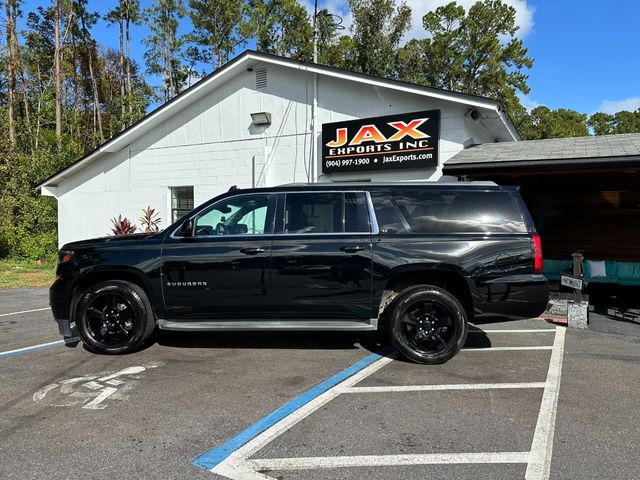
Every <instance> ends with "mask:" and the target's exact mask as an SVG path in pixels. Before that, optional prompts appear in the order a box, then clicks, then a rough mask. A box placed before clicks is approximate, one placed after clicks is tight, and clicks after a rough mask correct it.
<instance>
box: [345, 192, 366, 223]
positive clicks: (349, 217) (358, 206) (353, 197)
mask: <svg viewBox="0 0 640 480" xmlns="http://www.w3.org/2000/svg"><path fill="white" fill-rule="evenodd" d="M344 231H345V232H355V233H358V232H362V233H366V232H370V231H371V227H370V224H369V207H368V205H367V197H366V196H365V194H364V193H362V192H357V193H356V192H347V193H345V194H344Z"/></svg>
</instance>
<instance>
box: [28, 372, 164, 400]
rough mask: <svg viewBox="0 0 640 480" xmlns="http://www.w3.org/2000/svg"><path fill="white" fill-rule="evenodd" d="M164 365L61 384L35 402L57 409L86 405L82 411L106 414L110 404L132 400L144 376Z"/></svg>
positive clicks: (44, 390)
mask: <svg viewBox="0 0 640 480" xmlns="http://www.w3.org/2000/svg"><path fill="white" fill-rule="evenodd" d="M161 365H162V362H149V363H145V364H144V365H140V366H135V367H127V368H123V369H122V370H118V371H117V372H111V371H110V372H102V373H98V374H95V375H84V376H82V377H74V378H68V379H66V380H60V381H58V382H56V383H51V384H49V385H47V386H46V387H44V388H41V389H40V390H38V391H37V392H36V393H34V394H33V401H34V402H41V403H45V404H47V405H51V406H54V407H73V406H76V405H82V407H81V408H82V409H84V410H102V409H105V408H107V406H108V403H106V400H110V401H111V400H126V399H128V398H129V395H127V392H129V391H130V390H131V389H133V387H135V386H136V385H137V384H138V381H139V380H140V379H141V378H142V373H144V372H145V371H146V370H147V369H149V368H157V367H159V366H161Z"/></svg>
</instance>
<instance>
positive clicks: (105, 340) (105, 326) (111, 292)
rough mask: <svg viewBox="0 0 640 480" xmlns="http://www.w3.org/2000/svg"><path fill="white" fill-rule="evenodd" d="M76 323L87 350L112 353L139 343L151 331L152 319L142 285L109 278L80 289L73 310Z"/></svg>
mask: <svg viewBox="0 0 640 480" xmlns="http://www.w3.org/2000/svg"><path fill="white" fill-rule="evenodd" d="M76 326H77V328H78V333H79V334H80V337H81V338H82V341H83V343H84V344H85V345H86V347H87V348H88V349H89V350H91V351H93V352H96V353H105V354H112V355H115V354H122V353H127V352H131V351H134V350H136V349H138V348H140V347H142V346H143V345H144V344H145V343H146V342H147V341H148V340H149V339H150V337H151V335H152V334H153V330H154V328H155V320H154V317H153V312H152V310H151V304H150V302H149V298H148V297H147V294H146V293H145V292H144V290H143V289H142V288H140V287H139V286H138V285H135V284H133V283H130V282H125V281H120V280H111V281H107V282H102V283H99V284H96V285H93V286H91V287H89V288H88V289H87V291H85V292H84V294H83V295H82V297H81V299H80V301H79V303H78V308H77V310H76Z"/></svg>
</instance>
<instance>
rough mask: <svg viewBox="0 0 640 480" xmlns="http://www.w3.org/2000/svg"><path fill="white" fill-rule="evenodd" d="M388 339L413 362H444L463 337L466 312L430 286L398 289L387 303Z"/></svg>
mask: <svg viewBox="0 0 640 480" xmlns="http://www.w3.org/2000/svg"><path fill="white" fill-rule="evenodd" d="M387 327H388V333H389V339H390V340H391V343H392V344H393V346H394V347H395V348H396V350H398V351H399V352H400V353H401V354H402V355H403V356H404V357H406V358H407V359H409V360H412V361H414V362H417V363H425V364H438V363H444V362H446V361H447V360H449V359H450V358H452V357H453V356H455V355H456V354H457V353H458V352H459V351H460V349H461V348H462V346H463V345H464V343H465V341H466V338H467V316H466V313H465V310H464V307H463V306H462V304H461V303H460V302H459V301H458V299H457V298H456V297H454V296H453V295H451V293H449V292H447V291H446V290H443V289H442V288H438V287H434V286H429V285H425V286H420V287H413V288H410V289H407V290H405V291H403V292H401V293H400V294H399V295H398V297H396V299H395V300H394V302H393V304H392V305H391V312H390V315H389V320H388V324H387Z"/></svg>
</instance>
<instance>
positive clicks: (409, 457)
mask: <svg viewBox="0 0 640 480" xmlns="http://www.w3.org/2000/svg"><path fill="white" fill-rule="evenodd" d="M46 305H47V297H46V289H33V290H6V291H1V292H0V478H3V479H14V478H15V479H23V478H33V479H40V478H42V479H57V478H60V479H63V478H64V479H75V478H113V477H118V478H123V479H128V478H136V479H138V478H158V479H165V478H166V479H175V478H234V479H243V480H244V479H249V480H250V479H263V480H264V479H269V478H271V479H273V478H277V479H353V480H359V479H362V478H367V479H369V480H375V479H403V480H404V479H424V478H474V479H485V478H486V479H502V478H509V479H511V478H529V479H545V478H554V479H566V478H576V479H590V478H594V479H595V478H597V479H601V478H620V479H635V478H638V477H640V466H639V462H638V460H637V459H638V454H639V451H640V450H639V445H640V394H639V393H638V392H640V338H639V337H637V336H634V335H624V336H622V335H609V334H605V333H599V332H592V331H577V330H565V329H564V328H562V327H556V326H554V325H551V324H549V323H546V322H544V321H541V320H527V321H522V322H504V323H492V324H484V325H479V326H477V327H476V328H474V329H473V333H471V334H470V335H469V340H468V342H467V345H466V346H465V349H464V350H463V351H462V352H461V353H460V354H459V355H458V356H457V357H455V358H454V359H453V360H451V361H449V362H448V363H446V364H444V365H439V366H422V365H414V364H410V363H407V362H404V361H402V360H399V359H396V358H394V355H393V352H388V351H386V350H384V349H383V348H382V349H381V347H380V346H379V345H376V344H375V342H373V341H372V340H371V339H364V341H362V342H361V341H360V340H361V339H359V338H358V336H357V335H352V334H313V333H312V334H310V333H305V334H284V333H277V334H276V333H274V334H264V333H260V334H247V333H244V334H233V333H225V334H219V333H217V334H178V333H165V332H163V333H161V334H159V335H157V338H156V342H155V343H154V344H153V345H152V346H150V347H149V348H147V349H145V350H143V351H141V352H137V353H134V354H131V355H126V356H117V357H109V356H100V355H94V354H91V353H89V352H87V351H85V350H84V349H83V348H82V346H81V345H75V346H64V345H62V344H61V342H60V338H59V336H58V334H57V330H56V326H55V323H54V322H53V321H52V319H51V314H50V313H49V311H48V310H47V309H46Z"/></svg>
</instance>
